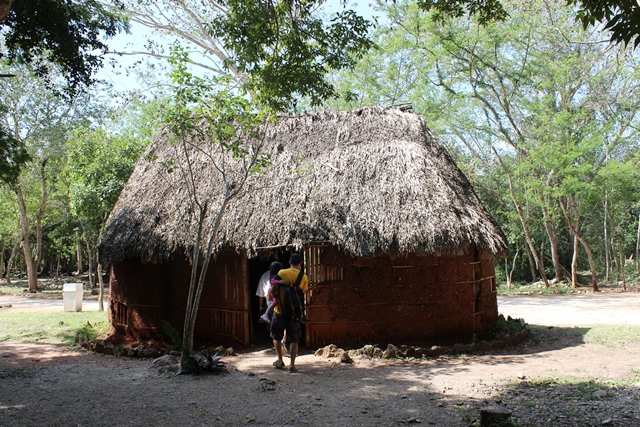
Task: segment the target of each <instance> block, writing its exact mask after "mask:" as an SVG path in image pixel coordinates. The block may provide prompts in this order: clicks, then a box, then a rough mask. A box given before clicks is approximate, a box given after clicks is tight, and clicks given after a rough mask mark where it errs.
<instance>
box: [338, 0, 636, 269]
mask: <svg viewBox="0 0 640 427" xmlns="http://www.w3.org/2000/svg"><path fill="white" fill-rule="evenodd" d="M504 4H505V5H506V6H508V9H507V10H508V12H509V14H510V16H511V17H512V19H511V20H510V21H509V22H508V23H505V24H502V23H492V24H488V25H485V26H481V25H479V24H477V23H475V22H473V21H469V20H467V19H452V20H442V21H441V22H440V23H439V24H435V23H434V22H433V20H432V19H431V17H430V16H425V15H423V14H422V13H421V12H420V11H419V10H418V8H417V7H416V6H415V5H412V2H405V3H398V4H397V7H391V8H389V9H388V11H386V12H387V15H388V17H389V19H390V21H391V24H390V26H389V27H390V28H381V29H380V30H379V31H378V33H377V34H376V35H375V36H374V40H375V41H376V43H377V44H378V46H379V49H378V50H376V51H373V52H371V53H370V54H369V55H367V56H366V57H365V58H364V59H363V61H362V62H361V63H360V64H359V65H358V66H357V68H356V70H355V71H354V72H353V73H346V75H345V74H342V75H340V76H338V77H336V80H337V81H339V82H340V84H344V85H345V86H346V88H348V89H349V90H351V91H353V92H355V93H357V94H358V95H359V96H360V99H359V100H358V101H357V102H364V103H371V102H373V103H382V104H383V105H385V104H386V103H388V102H390V100H393V102H401V103H411V104H412V105H413V107H414V110H415V111H417V112H419V113H420V114H423V115H424V116H425V118H426V121H427V123H428V124H429V126H430V128H431V129H433V130H434V132H435V133H436V134H438V135H439V137H440V138H441V139H443V140H444V141H445V143H446V144H447V146H448V148H449V149H450V150H451V151H452V152H453V153H454V157H455V158H456V159H457V160H458V162H459V165H460V166H461V168H463V169H464V170H466V171H467V172H468V173H471V174H474V175H475V176H472V177H471V179H472V181H473V182H474V185H475V187H476V191H477V192H478V193H479V194H480V195H481V196H482V197H483V198H484V199H485V200H488V201H489V203H487V205H488V207H489V209H490V210H492V211H493V212H494V214H495V211H496V206H499V209H500V211H503V210H506V211H508V210H507V209H505V206H507V204H505V203H504V200H503V195H509V198H510V199H512V200H511V201H509V204H510V205H512V206H513V207H514V208H515V210H514V208H511V212H510V213H509V214H508V215H504V214H503V213H500V214H499V215H497V216H499V217H501V218H503V221H501V224H502V225H503V226H506V225H505V221H508V222H509V224H510V223H511V221H513V219H514V218H517V220H518V222H520V223H521V224H520V227H518V228H520V230H521V231H520V237H522V235H523V234H524V235H525V236H527V235H528V237H527V238H526V239H525V240H528V243H527V247H526V248H525V249H527V255H529V256H531V258H532V264H537V268H536V269H537V270H538V273H537V274H540V276H542V277H543V274H542V273H543V272H544V273H546V268H545V265H544V260H545V257H544V253H543V251H542V248H544V247H550V248H551V251H550V252H551V258H552V261H553V266H554V270H555V272H556V278H558V279H560V278H562V277H563V276H564V270H565V268H564V267H563V265H562V262H561V260H562V259H567V257H566V256H563V252H562V251H563V250H564V251H571V250H572V249H571V248H570V247H569V244H568V242H567V241H566V240H565V239H567V237H566V236H568V235H569V230H570V229H569V225H568V223H567V221H566V218H565V216H564V214H563V211H562V209H561V206H560V204H559V197H560V195H561V194H564V195H567V194H570V195H571V197H572V200H574V202H577V203H579V204H578V205H575V204H572V206H576V207H577V206H581V209H583V210H584V211H583V213H582V215H581V220H582V221H583V225H584V226H585V227H586V228H582V230H585V229H588V230H591V233H590V234H591V235H588V236H580V237H584V238H583V242H584V243H587V244H588V245H589V244H591V245H593V242H594V241H595V242H598V241H601V240H602V239H594V238H593V237H592V236H593V230H594V224H598V229H600V228H601V226H600V225H599V224H601V223H602V221H601V219H602V216H599V218H600V220H597V219H596V217H595V214H596V213H598V212H601V210H602V209H601V208H598V205H599V206H602V198H601V196H602V195H604V193H605V190H606V189H607V188H608V187H612V186H613V183H612V182H609V183H608V184H607V185H604V184H603V181H601V180H600V178H598V176H600V173H601V172H602V171H603V170H604V165H603V164H602V160H600V159H601V158H603V157H602V156H603V155H604V153H605V151H606V150H609V151H611V152H617V153H618V154H617V156H624V154H623V153H630V152H632V151H633V149H634V147H635V145H634V143H633V141H634V140H635V138H636V135H637V131H636V129H637V118H636V117H635V116H636V115H635V113H634V112H635V111H637V107H638V105H637V102H638V101H637V100H638V95H639V94H638V88H639V85H638V84H637V82H638V74H637V71H636V70H637V69H638V67H637V62H638V56H637V54H635V53H633V52H632V51H625V50H623V49H618V48H615V47H612V46H609V45H606V44H603V43H599V41H600V40H601V37H600V33H598V32H597V31H595V30H594V29H591V30H589V31H586V32H585V31H584V30H582V29H581V28H576V26H575V25H574V22H573V16H572V15H571V14H570V13H569V12H568V11H567V10H566V9H564V8H562V7H559V6H557V5H554V4H549V3H547V2H544V1H540V2H534V3H528V4H526V5H524V4H518V3H506V2H505V3H504ZM387 94H391V95H392V96H389V95H387ZM383 96H384V97H383ZM363 100H364V101H363ZM344 105H345V104H344V103H342V104H341V105H340V108H343V106H344ZM634 123H635V124H634ZM494 149H495V151H494ZM494 153H495V154H494ZM497 156H499V157H497ZM496 161H497V162H496ZM501 162H502V164H503V165H504V171H503V172H504V174H502V176H503V179H504V181H503V182H508V181H509V180H511V184H512V188H513V191H511V190H510V189H509V188H508V187H506V185H504V184H501V185H496V184H495V180H494V179H493V176H495V175H496V174H497V173H496V172H495V168H496V166H498V167H500V164H501ZM574 164H577V165H581V167H582V168H592V169H594V173H590V174H585V173H584V170H582V171H581V170H580V168H577V167H576V168H574V167H573V165H574ZM617 179H621V177H620V176H618V178H617ZM628 179H629V181H630V182H634V181H633V178H632V177H629V178H628ZM487 184H490V185H491V186H492V188H487V189H486V190H485V189H483V188H482V187H483V186H485V185H487ZM593 186H595V187H593ZM591 187H593V188H594V189H593V190H589V188H591ZM496 191H497V192H499V194H497V195H495V196H494V195H491V194H492V192H496ZM594 197H595V198H594ZM497 201H500V202H499V205H497V203H498V202H497ZM596 201H597V203H596ZM624 203H626V206H628V203H629V202H624ZM624 205H625V204H623V205H622V206H624ZM566 206H567V204H566V203H565V207H566ZM571 212H576V213H577V212H578V211H570V210H567V213H571ZM513 214H517V215H516V216H514V215H513ZM570 216H571V215H570ZM512 226H513V225H512V224H511V225H509V228H511V227H512ZM514 229H515V227H514ZM527 229H528V232H527ZM523 231H524V233H523ZM574 231H580V230H579V229H577V228H574ZM516 234H517V233H515V234H514V236H515V235H516ZM576 241H577V242H578V243H579V242H580V241H579V240H576ZM600 247H601V246H598V248H597V251H596V255H597V253H598V251H599V250H600V249H599V248H600ZM589 249H591V247H590V246H589ZM585 251H586V248H585ZM575 255H576V256H578V255H579V254H578V253H577V252H576V253H575ZM535 258H538V261H537V262H536V261H535ZM523 259H526V257H523ZM577 259H579V258H577ZM593 261H594V262H597V258H596V257H595V256H594V259H593ZM592 267H593V265H592ZM592 270H593V268H592Z"/></svg>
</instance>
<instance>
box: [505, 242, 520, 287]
mask: <svg viewBox="0 0 640 427" xmlns="http://www.w3.org/2000/svg"><path fill="white" fill-rule="evenodd" d="M518 253H520V248H518V249H517V250H516V253H515V254H514V255H513V261H512V262H511V270H509V261H508V259H507V258H505V259H504V272H505V276H506V279H507V289H509V290H511V284H512V283H513V272H514V271H515V269H516V260H517V259H518Z"/></svg>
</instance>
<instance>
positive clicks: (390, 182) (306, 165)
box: [101, 107, 507, 262]
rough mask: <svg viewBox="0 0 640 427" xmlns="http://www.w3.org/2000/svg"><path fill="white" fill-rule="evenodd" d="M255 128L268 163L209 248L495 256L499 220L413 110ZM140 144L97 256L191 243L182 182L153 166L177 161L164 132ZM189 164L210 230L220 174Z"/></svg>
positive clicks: (147, 253) (151, 253) (286, 120)
mask: <svg viewBox="0 0 640 427" xmlns="http://www.w3.org/2000/svg"><path fill="white" fill-rule="evenodd" d="M261 133H262V135H264V152H266V153H267V154H269V155H270V156H271V164H270V165H269V166H268V167H267V168H266V169H265V171H264V172H265V173H264V174H253V175H251V176H250V177H249V179H248V181H247V185H246V187H245V190H246V191H245V192H244V193H243V194H241V195H240V196H239V197H238V198H236V199H234V200H233V201H232V202H231V203H230V205H229V206H228V208H227V211H226V212H225V214H224V217H223V219H222V222H221V224H220V229H219V232H218V235H217V236H216V248H217V249H219V248H222V247H231V248H236V249H238V250H246V251H247V253H248V254H249V256H253V255H255V254H256V252H257V251H258V250H259V248H261V247H272V246H293V247H297V248H300V247H302V246H303V245H305V244H309V243H314V242H330V243H332V244H335V245H337V246H339V247H341V248H343V249H344V250H346V251H347V252H349V253H351V254H352V255H354V256H373V255H376V254H381V253H389V254H396V255H397V254H404V253H411V252H415V253H418V254H424V253H431V254H444V253H459V252H461V251H463V250H465V249H466V248H468V246H469V244H470V242H474V243H475V245H476V246H477V247H478V248H479V249H480V250H485V251H488V252H490V253H492V254H494V255H496V256H503V255H504V254H505V253H506V251H507V244H506V239H505V237H504V235H503V233H502V231H501V230H500V227H499V226H498V225H497V224H496V222H495V221H494V220H493V218H492V217H491V215H489V213H488V212H487V210H486V209H485V208H484V207H483V206H482V204H481V203H480V201H479V199H478V197H477V196H476V195H475V193H474V192H473V189H472V186H471V184H470V183H469V181H468V180H467V178H466V177H465V176H464V175H463V174H462V172H461V171H460V170H459V169H458V167H457V166H456V165H455V163H454V162H453V160H452V159H451V157H450V156H449V155H448V154H447V152H446V151H445V150H444V148H443V147H442V146H441V145H440V143H439V142H438V141H437V140H436V139H435V138H434V136H433V135H432V134H431V132H430V131H429V130H428V128H427V127H426V126H425V124H424V122H423V120H422V119H421V118H420V117H419V116H417V115H416V114H413V113H408V112H405V111H403V110H402V109H398V108H381V107H370V108H364V109H362V110H356V111H348V112H339V113H320V114H305V115H299V116H287V117H281V118H280V119H279V120H278V122H277V123H275V124H269V125H265V126H264V127H263V128H262V130H261ZM196 143H198V144H205V145H206V142H203V141H199V142H196ZM151 151H153V153H154V155H155V156H157V158H156V160H155V161H148V160H145V158H146V157H147V156H146V155H144V156H143V157H142V158H141V159H140V161H139V162H138V164H137V166H136V168H135V171H134V172H133V174H132V176H131V178H130V179H129V182H128V183H127V185H126V187H125V188H124V190H123V191H122V194H121V195H120V199H119V200H118V203H117V204H116V206H115V208H114V210H113V212H112V213H111V216H110V217H109V220H108V222H107V226H106V230H105V233H104V238H103V241H102V243H101V257H102V261H103V262H104V261H110V262H113V261H120V260H124V259H127V258H139V259H141V260H143V261H160V260H165V259H168V258H170V257H172V256H175V255H177V254H183V253H185V250H188V249H189V248H191V247H192V245H193V242H194V236H195V226H194V218H193V216H194V215H193V210H192V209H190V208H189V206H188V205H189V204H188V203H187V201H186V199H187V198H185V191H184V187H183V186H182V185H181V184H180V182H179V179H178V174H175V173H174V174H167V171H166V168H164V167H162V166H160V164H159V163H160V162H161V161H165V162H166V161H168V160H170V159H172V158H173V159H174V160H175V161H177V160H179V158H176V157H175V153H174V150H173V148H172V147H171V146H170V144H168V143H167V131H165V132H163V133H162V134H160V135H159V136H158V137H157V138H156V139H155V141H154V142H153V143H152V144H151V146H150V147H149V149H148V152H147V154H148V153H149V152H151ZM195 162H196V163H197V167H196V168H195V171H196V175H197V187H198V193H199V194H200V195H201V196H202V197H204V198H206V199H208V200H209V201H210V204H211V205H210V206H211V207H210V209H209V217H208V220H207V224H208V225H207V226H206V227H209V229H210V223H211V222H212V221H211V218H213V216H214V215H215V213H216V211H217V206H219V204H220V195H221V194H222V188H223V187H222V182H221V179H220V175H219V172H218V171H217V170H216V169H215V168H213V167H211V160H210V159H207V158H206V157H204V156H200V157H197V156H196V158H195ZM185 223H186V224H187V225H188V224H190V226H188V227H185ZM206 227H205V232H208V230H207V228H206Z"/></svg>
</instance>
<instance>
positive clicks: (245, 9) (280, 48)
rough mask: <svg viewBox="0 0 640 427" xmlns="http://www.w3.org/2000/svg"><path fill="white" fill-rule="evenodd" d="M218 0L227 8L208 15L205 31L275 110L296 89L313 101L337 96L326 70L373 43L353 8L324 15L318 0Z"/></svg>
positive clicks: (350, 61)
mask: <svg viewBox="0 0 640 427" xmlns="http://www.w3.org/2000/svg"><path fill="white" fill-rule="evenodd" d="M219 3H220V4H221V5H222V6H223V7H224V8H225V9H226V14H224V15H220V16H217V17H215V18H214V19H213V22H212V23H211V24H210V27H209V31H210V34H211V35H212V36H214V37H216V38H218V39H220V40H222V41H223V46H224V48H225V49H226V50H227V51H229V52H232V55H231V57H230V58H228V60H227V65H228V67H230V68H231V67H233V68H235V69H237V70H238V71H240V72H246V73H247V74H248V75H249V90H250V91H251V92H253V93H254V94H255V95H257V99H258V100H259V101H260V102H262V103H264V104H265V105H268V106H270V107H272V108H273V109H275V110H285V109H287V108H289V107H290V106H292V105H294V104H295V98H296V95H297V96H303V97H309V98H310V100H311V104H312V105H314V106H315V105H320V104H321V103H322V101H324V100H326V99H328V98H331V97H334V96H336V92H335V89H334V87H333V85H332V84H331V83H329V82H328V81H326V79H325V75H326V74H327V72H328V71H329V70H340V69H345V68H346V69H349V68H353V66H354V64H355V62H356V60H357V59H358V58H360V57H361V56H362V55H363V54H364V53H365V52H366V51H367V50H369V49H370V48H371V46H372V42H371V41H370V40H369V37H368V31H369V28H370V27H371V23H370V22H368V21H366V20H364V19H363V18H362V17H360V16H358V15H357V14H356V13H355V12H354V11H353V10H342V11H340V12H336V13H335V14H334V15H332V16H331V17H330V19H329V20H328V21H327V20H323V19H322V18H321V17H319V16H318V15H317V13H316V9H317V8H318V6H319V5H320V4H322V3H323V1H321V0H311V1H308V0H305V1H302V0H286V1H278V2H271V1H267V2H262V1H260V2H247V1H243V0H225V1H221V2H219Z"/></svg>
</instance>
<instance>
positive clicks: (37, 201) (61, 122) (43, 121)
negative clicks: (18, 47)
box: [0, 67, 95, 292]
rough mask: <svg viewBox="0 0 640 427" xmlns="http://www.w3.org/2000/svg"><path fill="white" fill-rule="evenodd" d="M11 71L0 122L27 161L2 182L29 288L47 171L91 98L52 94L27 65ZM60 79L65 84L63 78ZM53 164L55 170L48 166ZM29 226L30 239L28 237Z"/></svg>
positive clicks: (2, 82) (3, 83) (33, 281)
mask: <svg viewBox="0 0 640 427" xmlns="http://www.w3.org/2000/svg"><path fill="white" fill-rule="evenodd" d="M12 71H13V73H14V74H15V77H13V78H11V79H0V89H1V90H2V93H3V95H4V96H3V102H4V103H5V105H6V106H7V109H6V110H5V114H3V115H2V116H1V117H0V123H1V125H0V127H2V128H3V129H6V130H7V132H9V131H10V132H11V137H12V138H13V139H14V140H15V141H18V142H19V145H20V146H21V147H24V149H25V151H26V152H27V153H28V154H29V157H30V158H31V159H32V161H31V162H28V163H27V162H25V163H24V164H23V166H24V167H23V168H21V170H20V174H19V175H15V176H12V177H11V179H10V180H8V181H5V182H6V183H7V184H9V186H10V188H11V190H12V191H13V192H14V194H15V196H16V201H17V205H18V210H19V212H20V233H21V236H22V240H21V246H22V252H23V254H24V258H25V264H26V266H27V275H28V278H29V290H30V291H31V292H36V291H37V271H38V269H39V264H40V262H41V260H42V258H43V256H42V255H43V254H42V238H43V235H42V226H43V219H44V217H45V213H46V209H47V204H48V197H49V191H50V185H51V183H50V176H51V175H50V172H53V176H55V175H56V173H55V172H54V171H56V172H57V169H58V168H59V167H60V164H61V161H60V159H61V158H62V157H63V156H64V149H63V143H64V140H65V138H66V135H67V132H68V131H69V129H70V128H71V127H74V126H78V125H80V124H81V123H83V122H84V123H86V120H87V116H89V115H93V113H94V111H92V107H93V106H94V103H93V102H91V100H90V99H89V98H88V97H86V94H78V95H77V101H79V102H78V104H74V103H73V102H71V101H70V100H68V99H66V98H64V97H60V96H56V95H54V94H53V93H52V92H51V86H50V85H49V86H47V84H46V83H45V82H43V81H42V80H41V79H39V78H38V77H37V76H36V75H34V74H33V73H31V70H29V68H28V67H21V68H13V69H12ZM59 82H61V80H59ZM50 83H51V82H50ZM60 85H61V86H59V87H64V83H62V82H61V83H60ZM94 117H95V116H94ZM52 167H53V168H54V170H53V171H50V169H51V168H52ZM34 225H35V227H34ZM34 228H35V230H33V229H34ZM34 231H35V244H33V243H32V242H31V241H30V236H31V233H32V232H34ZM34 249H35V250H34Z"/></svg>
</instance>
